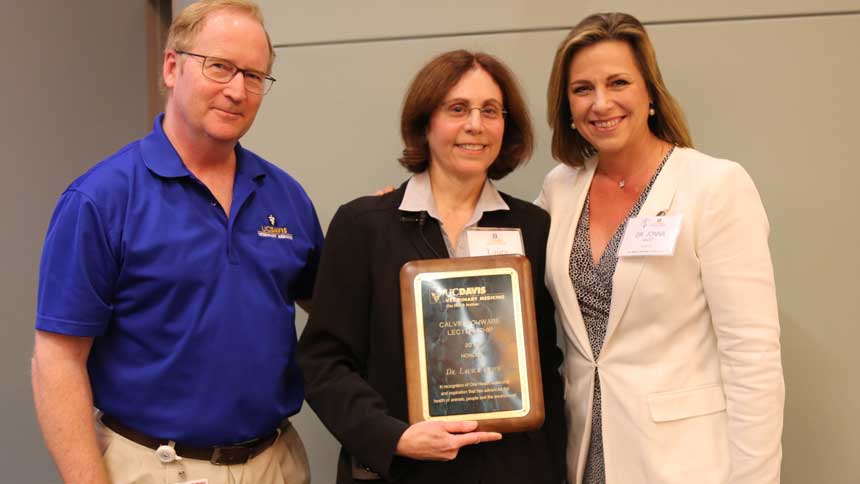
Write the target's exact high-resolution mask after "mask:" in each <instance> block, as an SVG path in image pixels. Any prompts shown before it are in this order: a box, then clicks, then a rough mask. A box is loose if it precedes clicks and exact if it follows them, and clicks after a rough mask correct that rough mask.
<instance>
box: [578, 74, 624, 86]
mask: <svg viewBox="0 0 860 484" xmlns="http://www.w3.org/2000/svg"><path fill="white" fill-rule="evenodd" d="M629 76H631V74H630V73H629V72H618V73H616V74H610V75H609V76H607V77H606V79H607V80H612V79H616V78H618V77H629ZM573 84H591V81H590V80H588V79H573V80H571V81H570V83H569V85H573Z"/></svg>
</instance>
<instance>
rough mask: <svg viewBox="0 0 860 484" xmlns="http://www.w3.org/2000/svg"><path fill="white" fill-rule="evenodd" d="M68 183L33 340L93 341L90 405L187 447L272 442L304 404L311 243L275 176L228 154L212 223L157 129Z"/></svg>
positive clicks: (50, 242)
mask: <svg viewBox="0 0 860 484" xmlns="http://www.w3.org/2000/svg"><path fill="white" fill-rule="evenodd" d="M163 117H164V115H163V114H162V115H160V116H159V117H158V118H156V120H155V125H154V127H153V130H152V132H151V133H150V134H149V135H148V136H147V137H145V138H143V139H141V140H138V141H136V142H133V143H131V144H129V145H128V146H126V147H124V148H123V149H121V150H120V151H119V152H117V153H116V154H114V155H112V156H111V157H109V158H108V159H106V160H104V161H102V162H101V163H99V164H98V165H96V166H95V167H93V168H92V169H90V170H89V171H88V172H87V173H85V174H84V175H82V176H81V177H80V178H78V179H77V180H75V181H74V182H73V183H72V184H71V185H70V186H69V188H68V189H67V190H66V191H65V192H64V193H63V195H62V196H61V197H60V201H59V202H58V204H57V208H56V209H55V211H54V214H53V217H52V218H51V223H50V226H49V228H48V234H47V236H46V240H45V245H44V250H43V254H42V261H41V268H40V273H39V295H38V310H37V316H36V329H39V330H42V331H49V332H55V333H62V334H66V335H74V336H94V337H95V340H94V344H93V347H92V351H91V353H90V357H89V361H88V369H89V375H90V380H91V383H92V389H93V396H94V399H95V405H96V407H98V408H99V409H101V410H102V411H104V412H105V413H107V414H109V415H112V416H113V417H115V418H117V419H118V420H119V421H121V422H123V423H124V424H125V425H127V426H129V427H132V428H134V429H136V430H138V431H141V432H144V433H146V434H148V435H151V436H155V437H161V438H167V439H172V440H175V441H177V442H182V443H186V444H188V445H198V446H208V445H219V444H229V443H235V442H241V441H244V440H248V439H251V438H254V437H259V436H264V435H267V434H269V433H270V432H272V431H273V430H274V429H275V428H276V427H277V425H278V424H279V422H280V421H281V420H282V419H283V418H284V417H287V416H289V415H293V414H295V413H296V412H298V411H299V409H300V407H301V404H302V399H303V397H304V392H303V387H302V378H301V373H300V371H299V368H298V366H297V365H296V363H295V359H294V357H293V356H294V352H295V346H296V329H295V324H294V319H295V308H294V304H293V303H294V302H295V301H296V300H297V299H304V298H309V297H310V296H311V293H312V289H313V281H314V276H315V273H316V269H317V264H318V260H319V255H320V251H321V248H322V242H323V236H322V231H321V229H320V225H319V221H318V219H317V216H316V212H315V211H314V207H313V205H312V204H311V201H310V199H309V198H308V196H307V194H305V192H304V190H303V189H302V188H301V186H299V184H298V183H297V182H296V181H295V180H294V179H293V178H291V177H290V176H289V175H287V174H286V173H284V172H283V171H282V170H281V169H279V168H277V167H276V166H274V165H272V164H270V163H268V162H266V161H265V160H263V159H262V158H260V157H258V156H257V155H255V154H254V153H252V152H250V151H248V150H246V149H244V148H242V147H241V146H240V145H238V144H237V146H236V158H237V167H236V178H235V182H234V187H233V202H232V206H231V209H230V217H229V218H228V217H227V216H226V215H225V214H224V211H223V209H222V208H221V207H220V206H219V205H218V203H217V202H216V201H215V198H214V197H213V196H212V194H211V192H209V190H208V189H207V188H206V187H205V185H203V184H202V183H201V182H200V181H198V180H197V179H196V178H195V177H194V175H192V174H191V172H189V171H188V169H187V168H186V167H185V165H184V164H183V163H182V160H181V159H180V158H179V156H178V155H177V153H176V151H175V150H174V149H173V146H172V145H171V144H170V142H169V141H168V139H167V137H166V136H165V134H164V131H163V130H162V127H161V124H162V120H163Z"/></svg>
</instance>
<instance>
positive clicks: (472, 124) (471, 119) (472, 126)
mask: <svg viewBox="0 0 860 484" xmlns="http://www.w3.org/2000/svg"><path fill="white" fill-rule="evenodd" d="M465 128H466V132H469V133H480V132H481V131H483V130H484V118H483V117H482V116H481V108H472V109H470V110H469V115H468V116H467V117H466V126H465Z"/></svg>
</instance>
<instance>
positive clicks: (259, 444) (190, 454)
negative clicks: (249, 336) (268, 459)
mask: <svg viewBox="0 0 860 484" xmlns="http://www.w3.org/2000/svg"><path fill="white" fill-rule="evenodd" d="M102 423H103V424H104V425H105V427H107V428H109V429H111V430H113V431H114V432H116V433H118V434H119V435H122V436H123V437H125V438H127V439H128V440H131V441H132V442H135V443H137V444H140V445H142V446H144V447H149V448H150V449H153V450H155V449H158V448H159V447H160V446H162V445H168V442H169V441H168V440H167V439H156V438H155V437H150V436H148V435H146V434H143V433H141V432H138V431H137V430H134V429H131V428H129V427H126V426H125V425H123V424H122V423H120V422H119V421H118V420H116V419H114V418H112V417H110V416H108V415H102ZM289 426H290V421H289V420H284V423H282V424H281V426H280V427H279V428H278V429H276V430H275V431H274V432H273V433H272V434H271V435H269V436H267V437H261V438H258V439H252V440H248V441H246V442H240V443H238V444H235V445H227V446H222V447H191V446H187V445H183V444H180V443H176V444H174V446H173V450H175V451H176V455H178V456H179V457H182V458H188V459H197V460H208V461H209V462H211V463H212V464H216V465H237V464H244V463H245V462H248V461H249V460H251V459H253V458H254V457H256V456H258V455H260V454H262V453H263V451H264V450H266V449H268V448H269V446H271V445H272V444H274V443H275V441H276V440H277V439H278V436H279V435H280V434H281V433H282V432H283V431H284V430H286V429H287V428H288V427H289Z"/></svg>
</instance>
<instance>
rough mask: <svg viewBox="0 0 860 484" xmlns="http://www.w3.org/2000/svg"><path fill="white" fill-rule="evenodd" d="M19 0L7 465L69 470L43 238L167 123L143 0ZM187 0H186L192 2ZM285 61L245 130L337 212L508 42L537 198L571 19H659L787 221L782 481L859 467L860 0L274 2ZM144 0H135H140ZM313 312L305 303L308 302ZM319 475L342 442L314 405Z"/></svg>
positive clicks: (20, 479) (40, 474) (668, 48)
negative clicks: (46, 378) (407, 112)
mask: <svg viewBox="0 0 860 484" xmlns="http://www.w3.org/2000/svg"><path fill="white" fill-rule="evenodd" d="M50 3H51V7H52V9H51V10H50V14H45V13H44V12H46V11H48V9H46V7H45V6H44V3H43V2H7V4H8V5H4V7H5V8H4V15H3V19H2V20H0V22H2V26H3V28H2V29H0V49H2V53H3V57H2V58H3V59H5V60H6V61H7V62H8V64H7V66H9V67H7V68H6V69H4V71H3V72H4V73H5V74H6V75H5V76H4V78H3V83H4V84H3V86H4V88H5V89H4V90H3V93H4V95H3V100H4V105H5V106H6V109H5V110H4V112H3V114H2V116H0V119H2V125H0V136H2V138H0V139H2V144H0V146H3V153H4V155H3V158H2V160H3V167H4V168H5V171H6V172H7V176H6V177H5V178H3V180H2V182H0V183H2V189H0V202H2V204H0V207H2V210H3V228H4V230H3V231H2V233H0V237H2V238H0V247H2V248H3V250H4V253H5V254H6V256H5V257H4V259H3V263H2V269H3V270H2V273H0V298H2V299H0V311H2V316H3V322H4V323H5V327H6V328H8V329H7V330H6V332H5V337H4V338H3V340H2V343H0V345H2V349H3V351H0V358H2V360H0V363H2V366H0V368H2V375H3V382H4V394H3V398H2V399H0V402H2V408H0V412H2V413H0V415H2V417H0V419H2V420H0V422H2V428H3V429H4V432H3V433H2V435H0V464H4V466H3V467H4V468H5V469H7V473H6V474H5V476H4V479H3V482H10V483H14V484H17V483H45V482H56V481H57V477H56V472H55V471H54V468H53V465H52V464H51V463H50V462H49V460H48V456H47V452H46V451H45V450H44V447H43V444H42V442H41V438H40V436H39V432H38V427H37V424H36V421H35V417H34V415H33V411H32V401H31V396H30V389H29V355H30V351H31V346H32V323H33V313H34V308H35V293H36V278H37V267H38V259H39V252H40V249H41V244H42V238H43V237H44V232H45V228H46V226H47V223H48V219H49V217H50V214H51V210H52V208H53V205H54V203H55V201H56V199H57V197H58V195H59V194H60V192H61V191H62V190H63V188H64V187H65V186H66V185H67V184H68V183H69V182H70V181H71V180H72V179H73V178H74V177H75V176H77V175H78V174H80V173H82V172H83V171H84V170H85V169H86V168H88V167H89V166H90V165H92V164H93V163H95V162H96V161H98V160H99V159H101V158H103V157H104V156H106V155H108V154H110V153H111V152H113V151H114V150H115V149H116V148H118V147H120V146H121V145H123V144H125V143H126V142H128V141H130V140H131V139H133V138H135V137H139V136H140V135H142V134H144V133H145V132H146V131H147V130H148V129H149V124H150V122H151V120H149V119H146V114H145V113H146V99H145V93H146V86H145V63H144V61H143V56H144V55H145V46H144V30H143V18H144V5H143V2H115V1H108V0H97V1H91V2H87V8H89V9H90V10H86V11H84V10H82V9H81V7H80V5H79V4H77V3H75V2H50ZM175 3H176V4H177V5H180V4H185V3H188V2H187V1H184V0H183V1H176V2H175ZM261 3H262V5H263V8H264V11H265V13H266V15H267V21H268V24H269V27H270V31H271V32H272V35H273V40H274V42H275V43H276V44H277V46H278V48H277V51H278V52H277V53H278V61H277V62H276V67H275V73H274V75H275V77H277V78H278V79H279V81H278V82H277V83H276V85H275V87H274V88H273V91H272V92H271V93H270V94H269V95H268V96H267V98H266V100H265V102H264V103H263V108H262V110H261V112H260V115H259V117H258V121H257V124H256V125H255V127H254V129H252V131H251V133H250V134H249V135H248V136H247V137H246V139H244V140H243V143H244V144H245V145H246V146H248V147H251V148H252V149H254V150H256V151H257V152H259V153H260V154H262V155H263V156H266V157H267V158H269V159H270V160H271V161H273V162H275V163H278V164H279V165H280V166H282V167H283V168H285V169H286V170H287V171H289V172H290V173H292V174H293V175H294V176H296V177H297V178H298V179H299V180H300V181H301V182H302V183H303V184H304V185H305V187H306V188H307V190H308V191H309V192H310V193H311V195H312V196H313V198H314V200H315V202H316V204H317V209H318V211H319V215H320V218H321V220H322V221H323V223H324V224H327V223H328V220H329V219H330V218H331V215H332V214H333V213H334V210H335V209H336V208H337V206H338V205H339V204H340V203H343V202H345V201H347V200H349V199H351V198H354V197H356V196H359V195H363V194H366V193H368V192H370V191H372V190H373V189H375V188H377V187H379V186H381V185H384V184H397V183H399V182H400V181H401V180H403V179H404V178H405V177H406V173H405V172H404V171H403V170H402V169H401V168H399V166H398V165H397V163H396V161H395V159H396V157H397V156H398V155H399V153H400V149H401V146H400V141H399V138H398V136H397V132H398V128H397V125H398V115H399V107H400V102H401V99H402V95H403V92H404V90H405V88H406V85H407V84H408V82H409V80H410V79H411V76H412V75H413V74H414V73H415V71H416V70H417V69H418V68H419V67H420V66H421V65H422V64H423V63H424V62H426V60H428V59H429V58H430V56H432V55H434V54H437V53H439V52H442V51H444V50H448V49H452V48H459V47H465V48H471V49H482V50H486V51H488V52H490V53H493V54H497V55H499V56H500V57H501V58H502V59H504V60H505V61H506V62H508V63H509V65H510V66H511V67H512V68H513V69H514V71H515V72H516V73H517V74H518V75H519V76H520V81H521V83H522V85H523V87H524V90H525V91H526V95H527V98H528V100H529V103H530V107H531V110H532V115H533V118H534V120H535V125H536V127H537V129H538V148H537V151H536V153H535V156H534V158H533V159H532V161H531V163H530V164H529V165H527V166H526V167H525V168H523V169H522V170H520V171H518V172H517V173H515V174H514V175H512V176H510V177H509V179H506V180H504V181H503V182H502V183H501V186H502V188H503V189H504V190H506V191H508V192H510V193H512V194H514V195H517V196H520V197H522V198H526V199H531V198H533V197H534V196H535V195H536V193H537V190H538V187H539V186H540V180H541V179H542V177H543V174H544V173H545V172H546V171H548V170H549V169H550V168H551V167H552V166H553V165H554V162H553V161H552V159H551V157H550V155H549V131H548V129H547V127H546V123H545V121H544V118H545V107H544V103H545V101H544V99H545V88H546V82H547V78H548V75H549V66H550V62H551V60H552V55H553V53H554V51H555V48H556V45H557V43H558V42H559V41H560V39H561V38H563V36H564V34H565V31H566V29H567V28H568V27H569V26H570V25H572V24H573V23H575V22H576V21H577V20H578V19H579V18H581V17H582V16H584V15H585V14H587V13H589V12H593V11H597V10H609V9H618V10H627V11H630V12H631V13H634V14H635V15H637V16H639V17H640V18H641V19H642V20H644V21H646V22H648V23H649V31H650V32H651V34H652V37H653V39H654V42H655V44H656V48H657V52H658V55H659V60H660V64H661V67H662V69H663V74H664V76H665V78H666V80H667V83H668V85H669V87H670V89H671V90H672V91H673V93H674V94H675V95H676V96H677V97H678V98H679V100H680V101H681V103H682V105H683V106H684V108H685V110H686V113H687V116H688V119H689V121H690V125H691V127H692V131H693V135H694V140H695V141H696V144H697V147H699V149H701V150H703V151H705V152H708V153H711V154H714V155H718V156H722V157H726V158H731V159H734V160H736V161H739V162H741V163H742V164H743V165H744V166H745V167H746V168H747V169H748V170H749V171H750V173H751V174H752V176H753V178H754V179H755V181H756V183H757V185H758V187H759V190H760V192H761V194H762V198H763V199H764V202H765V205H766V208H767V210H768V214H769V216H770V221H771V226H772V236H771V249H772V252H773V257H774V264H775V268H776V276H777V288H778V295H779V301H780V308H781V311H780V312H781V322H782V327H783V336H782V341H783V361H784V366H785V375H786V384H787V404H786V422H785V433H784V436H783V441H784V449H785V458H784V463H783V482H785V483H788V484H800V483H808V482H828V483H856V482H860V464H858V463H857V456H858V455H860V437H858V435H860V432H858V431H860V425H858V424H857V422H856V420H855V419H856V415H857V414H858V413H860V404H858V399H860V388H858V385H857V383H856V381H857V377H856V375H854V370H855V369H856V368H858V367H860V356H858V355H860V352H858V351H856V350H855V348H854V346H855V345H856V341H860V324H858V323H860V302H858V301H860V298H857V297H856V296H855V294H854V292H856V290H857V289H858V288H860V275H858V274H860V264H858V258H857V256H856V255H855V254H854V253H853V251H854V250H855V249H856V248H857V247H860V229H858V228H857V227H856V225H854V221H855V220H857V216H856V212H857V209H858V208H860V195H858V191H857V190H856V187H855V180H858V179H860V164H858V163H857V162H858V161H860V160H858V156H857V155H856V150H851V151H849V147H851V148H853V144H850V141H851V140H852V137H853V136H856V135H855V131H856V130H857V128H858V123H857V121H856V119H857V113H858V112H860V91H858V89H857V88H856V79H857V78H858V77H860V54H858V50H857V45H858V44H860V34H857V32H860V3H858V2H857V1H856V0H855V1H848V0H818V1H816V2H813V1H812V0H799V1H796V2H790V3H791V5H786V3H788V2H780V1H776V0H765V1H759V2H755V5H751V2H746V1H740V0H727V1H725V2H706V1H704V0H698V1H692V2H678V5H671V4H670V3H669V2H660V1H649V2H641V1H640V2H636V1H633V0H619V1H614V2H597V1H581V2H577V3H574V2H563V1H560V0H543V1H540V2H538V1H531V2H526V1H524V0H474V1H472V2H466V3H463V2H454V1H451V0H444V1H443V0H440V1H436V2H403V1H396V0H371V1H366V2H351V1H346V0H339V1H332V0H318V1H316V2H297V1H287V2H284V1H280V0H269V1H263V2H261ZM138 4H139V5H138ZM300 324H302V325H303V321H300ZM296 425H297V427H298V428H299V430H300V432H301V433H302V435H303V438H304V439H305V442H306V445H307V446H308V451H309V453H310V457H311V460H312V466H313V472H314V481H315V482H317V483H328V482H332V481H333V475H334V466H333V463H334V460H335V456H336V452H337V444H336V443H335V442H334V440H333V439H332V438H331V437H330V436H329V434H328V433H327V431H325V429H324V428H322V426H321V425H320V424H319V422H318V421H317V420H316V418H315V416H314V415H313V413H312V412H311V411H310V410H309V409H307V408H305V410H303V412H302V413H301V414H300V415H299V416H298V417H297V418H296Z"/></svg>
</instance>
